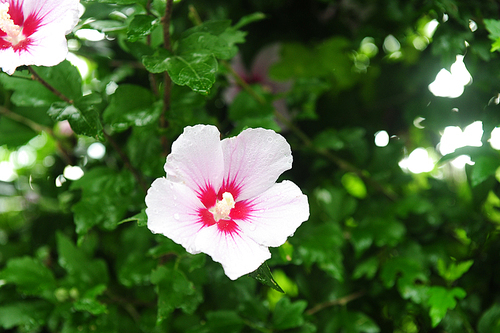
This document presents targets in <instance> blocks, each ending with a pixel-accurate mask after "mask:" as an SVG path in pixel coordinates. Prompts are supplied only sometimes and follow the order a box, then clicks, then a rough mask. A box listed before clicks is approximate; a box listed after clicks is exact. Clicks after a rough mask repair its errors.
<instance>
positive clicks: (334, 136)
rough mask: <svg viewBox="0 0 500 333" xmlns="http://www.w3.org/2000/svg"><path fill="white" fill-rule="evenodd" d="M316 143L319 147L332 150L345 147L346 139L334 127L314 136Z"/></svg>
mask: <svg viewBox="0 0 500 333" xmlns="http://www.w3.org/2000/svg"><path fill="white" fill-rule="evenodd" d="M314 145H315V146H316V147H318V148H322V149H332V150H341V149H342V148H344V147H345V143H344V141H343V140H342V139H341V138H340V136H339V135H338V133H337V131H336V130H334V129H327V130H325V131H321V132H320V133H318V135H317V136H316V137H315V138H314Z"/></svg>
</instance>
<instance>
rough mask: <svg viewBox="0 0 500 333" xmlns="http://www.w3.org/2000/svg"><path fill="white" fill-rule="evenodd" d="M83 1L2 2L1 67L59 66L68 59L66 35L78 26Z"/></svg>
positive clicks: (28, 0) (10, 0)
mask: <svg viewBox="0 0 500 333" xmlns="http://www.w3.org/2000/svg"><path fill="white" fill-rule="evenodd" d="M79 3H80V1H79V0H0V67H2V70H3V71H4V72H6V73H8V74H12V73H14V71H15V70H16V68H17V67H18V66H22V65H37V66H55V65H57V64H58V63H60V62H61V61H63V60H64V59H65V58H66V54H67V53H68V44H67V41H66V37H65V35H66V34H68V33H70V32H71V30H73V28H74V27H75V25H76V24H77V23H78V4H79Z"/></svg>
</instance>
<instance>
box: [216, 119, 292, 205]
mask: <svg viewBox="0 0 500 333" xmlns="http://www.w3.org/2000/svg"><path fill="white" fill-rule="evenodd" d="M221 143H222V150H223V152H224V173H225V175H224V183H223V186H222V189H221V191H222V192H224V191H226V190H225V189H226V188H230V189H232V191H231V193H232V194H233V196H234V199H235V200H236V201H240V200H245V199H249V198H252V197H254V196H256V195H258V194H260V193H262V192H264V191H266V190H267V189H269V188H270V187H271V186H272V185H273V184H274V183H275V182H276V180H277V179H278V177H279V176H280V175H281V174H282V173H283V172H284V171H286V170H288V169H290V168H291V167H292V160H293V159H292V152H291V149H290V145H289V144H288V142H286V140H285V138H284V137H282V136H281V135H279V134H277V133H276V132H274V131H272V130H266V129H263V128H255V129H253V128H249V129H246V130H244V131H243V132H241V133H240V134H239V135H238V136H237V137H233V138H228V139H224V140H222V142H221Z"/></svg>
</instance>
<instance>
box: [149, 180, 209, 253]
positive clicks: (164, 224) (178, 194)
mask: <svg viewBox="0 0 500 333" xmlns="http://www.w3.org/2000/svg"><path fill="white" fill-rule="evenodd" d="M146 206H147V209H146V214H147V216H148V228H149V229H150V230H151V231H152V232H154V233H158V234H163V235H165V236H167V237H168V238H170V239H172V240H173V241H174V242H176V243H178V244H181V245H182V246H184V248H185V249H186V250H187V251H188V252H190V253H193V254H196V253H199V251H196V249H195V246H194V242H195V240H196V235H197V233H198V232H199V231H200V229H201V228H203V226H204V223H203V220H202V219H201V218H200V215H199V212H200V210H201V209H204V206H203V205H202V204H201V202H200V200H199V199H198V198H197V197H196V194H195V193H194V192H193V191H192V190H191V189H190V188H188V187H187V186H186V185H184V184H180V183H174V182H171V181H170V180H168V179H165V178H158V179H156V180H155V181H154V182H153V184H152V185H151V188H150V189H149V190H148V193H147V195H146Z"/></svg>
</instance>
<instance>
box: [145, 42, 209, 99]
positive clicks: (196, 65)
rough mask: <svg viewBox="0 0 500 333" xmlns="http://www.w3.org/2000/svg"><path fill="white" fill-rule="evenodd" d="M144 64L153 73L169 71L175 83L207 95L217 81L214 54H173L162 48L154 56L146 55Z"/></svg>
mask: <svg viewBox="0 0 500 333" xmlns="http://www.w3.org/2000/svg"><path fill="white" fill-rule="evenodd" d="M142 62H143V64H144V66H145V67H146V69H147V70H148V71H150V72H151V73H162V72H164V71H168V74H169V75H170V78H171V79H172V81H173V82H174V83H175V84H178V85H180V86H185V85H187V86H188V87H190V88H191V89H193V90H194V91H196V92H199V93H201V94H204V95H207V94H208V93H209V91H210V88H211V87H212V85H213V84H214V82H215V73H216V72H217V69H218V64H217V60H216V59H215V57H214V55H213V54H206V53H202V54H190V55H186V56H171V55H170V54H169V52H168V51H166V50H163V49H160V50H159V51H157V52H156V53H155V54H154V55H152V56H145V57H143V60H142Z"/></svg>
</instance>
